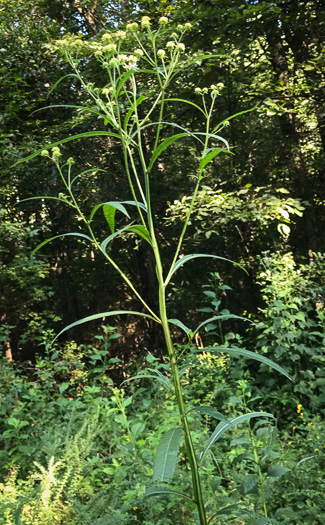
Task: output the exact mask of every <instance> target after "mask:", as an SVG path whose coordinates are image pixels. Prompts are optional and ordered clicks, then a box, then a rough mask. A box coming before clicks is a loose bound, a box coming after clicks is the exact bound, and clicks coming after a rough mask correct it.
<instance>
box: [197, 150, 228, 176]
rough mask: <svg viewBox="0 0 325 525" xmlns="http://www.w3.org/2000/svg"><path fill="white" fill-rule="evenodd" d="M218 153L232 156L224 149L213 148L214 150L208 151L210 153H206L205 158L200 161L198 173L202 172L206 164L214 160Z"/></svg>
mask: <svg viewBox="0 0 325 525" xmlns="http://www.w3.org/2000/svg"><path fill="white" fill-rule="evenodd" d="M219 153H229V154H231V155H233V153H232V152H231V151H228V150H227V149H225V148H215V149H214V150H212V151H210V153H208V154H207V155H205V157H203V159H202V160H201V162H200V165H199V170H200V171H203V169H204V168H205V166H206V165H207V164H209V162H210V161H211V160H212V159H214V157H216V156H217V155H219Z"/></svg>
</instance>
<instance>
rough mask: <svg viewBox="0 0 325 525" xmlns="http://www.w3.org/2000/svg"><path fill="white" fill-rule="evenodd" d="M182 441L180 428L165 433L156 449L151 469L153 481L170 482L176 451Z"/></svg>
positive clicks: (174, 465) (175, 461)
mask: <svg viewBox="0 0 325 525" xmlns="http://www.w3.org/2000/svg"><path fill="white" fill-rule="evenodd" d="M181 439H182V429H181V427H177V428H172V429H171V430H168V431H167V432H165V433H164V434H163V436H162V438H161V439H160V441H159V445H158V447H157V452H156V457H155V464H154V467H153V479H154V481H165V482H169V481H171V479H172V477H173V474H174V471H175V468H176V463H177V456H178V449H179V445H180V442H181Z"/></svg>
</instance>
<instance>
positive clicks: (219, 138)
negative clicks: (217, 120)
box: [193, 131, 229, 150]
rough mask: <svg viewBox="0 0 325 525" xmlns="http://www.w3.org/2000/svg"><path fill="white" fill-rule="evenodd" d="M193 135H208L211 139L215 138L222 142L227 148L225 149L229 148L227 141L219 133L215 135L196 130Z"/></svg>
mask: <svg viewBox="0 0 325 525" xmlns="http://www.w3.org/2000/svg"><path fill="white" fill-rule="evenodd" d="M193 135H194V136H195V137H196V136H197V135H203V136H204V137H210V138H211V139H215V140H218V141H219V142H223V143H224V144H225V146H226V148H227V150H229V143H228V141H227V140H226V139H224V138H223V137H220V135H216V134H215V133H203V131H197V132H195V133H193Z"/></svg>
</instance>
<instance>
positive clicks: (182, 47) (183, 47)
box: [176, 43, 185, 51]
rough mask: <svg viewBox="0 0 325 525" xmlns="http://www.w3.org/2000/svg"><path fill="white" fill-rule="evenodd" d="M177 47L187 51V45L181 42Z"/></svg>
mask: <svg viewBox="0 0 325 525" xmlns="http://www.w3.org/2000/svg"><path fill="white" fill-rule="evenodd" d="M176 47H177V49H179V50H180V51H185V45H184V44H182V43H180V44H177V46H176Z"/></svg>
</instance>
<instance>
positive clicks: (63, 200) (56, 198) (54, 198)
mask: <svg viewBox="0 0 325 525" xmlns="http://www.w3.org/2000/svg"><path fill="white" fill-rule="evenodd" d="M35 199H52V200H55V201H60V202H64V204H69V206H72V207H74V205H73V204H72V203H71V202H68V201H66V200H65V199H60V198H59V197H47V196H46V195H42V196H40V197H28V199H23V200H21V201H19V202H16V203H15V204H14V206H18V204H21V203H22V202H26V201H33V200H35Z"/></svg>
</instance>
